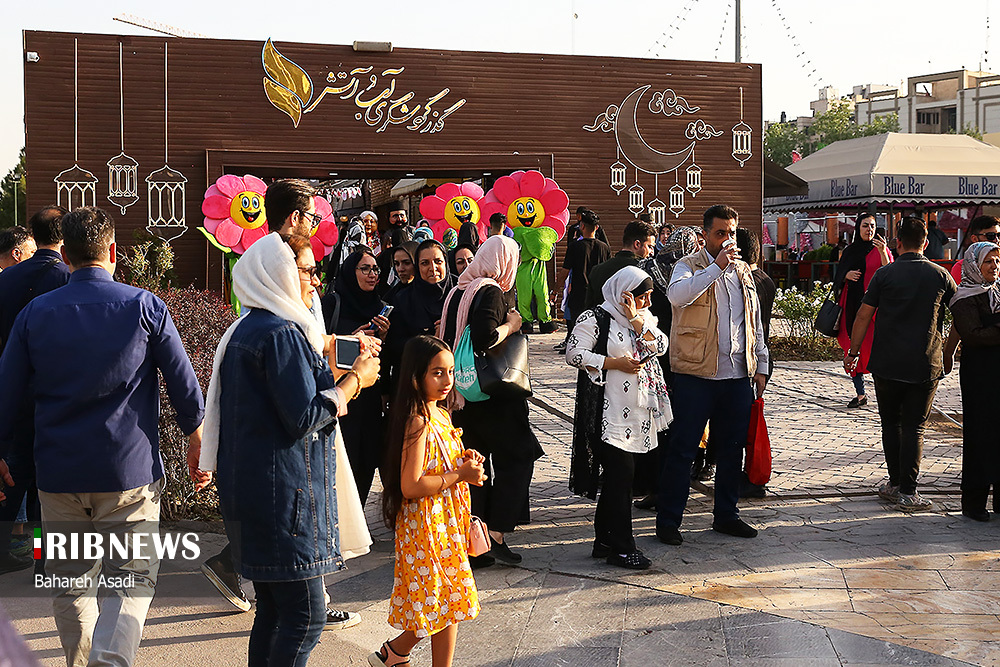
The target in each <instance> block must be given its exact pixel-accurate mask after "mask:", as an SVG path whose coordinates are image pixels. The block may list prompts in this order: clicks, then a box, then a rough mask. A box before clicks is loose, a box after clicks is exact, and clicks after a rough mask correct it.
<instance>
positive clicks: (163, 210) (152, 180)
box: [146, 42, 188, 243]
mask: <svg viewBox="0 0 1000 667" xmlns="http://www.w3.org/2000/svg"><path fill="white" fill-rule="evenodd" d="M167 99H168V98H167V44H166V42H164V44H163V166H162V167H160V168H159V169H157V170H156V171H154V172H153V173H151V174H150V175H149V176H147V177H146V185H147V194H148V196H149V217H148V220H147V222H146V229H147V230H148V231H149V233H150V234H155V235H156V236H159V237H160V238H162V239H163V240H164V241H167V242H168V243H169V242H170V241H172V240H174V239H175V238H177V237H179V236H181V235H182V234H184V232H186V231H187V230H188V227H187V221H186V219H185V209H186V207H187V192H186V187H187V186H186V183H187V179H186V178H185V177H184V174H182V173H180V172H179V171H176V170H174V169H171V168H170V166H169V165H168V164H167V160H168V158H167V145H168V144H167V136H168V132H167V128H168V125H167Z"/></svg>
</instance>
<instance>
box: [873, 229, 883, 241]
mask: <svg viewBox="0 0 1000 667" xmlns="http://www.w3.org/2000/svg"><path fill="white" fill-rule="evenodd" d="M875 236H876V237H877V238H880V239H882V240H883V241H885V230H884V229H882V228H881V227H878V228H876V229H875Z"/></svg>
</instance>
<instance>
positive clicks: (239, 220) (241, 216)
mask: <svg viewBox="0 0 1000 667" xmlns="http://www.w3.org/2000/svg"><path fill="white" fill-rule="evenodd" d="M265 190H267V186H266V185H265V184H264V181H262V180H260V179H259V178H257V177H256V176H251V175H249V174H247V175H246V176H244V177H243V178H240V177H239V176H233V175H232V174H226V175H225V176H221V177H219V180H217V181H216V182H215V183H214V184H213V185H212V186H211V187H210V188H208V190H207V191H206V192H205V201H203V202H202V204H201V212H202V213H204V214H205V223H204V224H205V227H204V229H205V232H206V234H207V235H209V236H211V237H212V239H213V240H214V241H215V243H216V245H218V246H219V247H221V248H224V249H225V248H228V249H229V250H231V251H233V252H235V253H236V254H237V255H242V254H243V253H244V252H246V249H247V248H249V247H250V246H251V245H253V244H254V243H255V242H256V241H258V240H260V239H262V238H264V236H265V235H267V216H266V215H265V213H264V192H265Z"/></svg>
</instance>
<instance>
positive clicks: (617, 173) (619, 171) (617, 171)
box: [611, 151, 628, 195]
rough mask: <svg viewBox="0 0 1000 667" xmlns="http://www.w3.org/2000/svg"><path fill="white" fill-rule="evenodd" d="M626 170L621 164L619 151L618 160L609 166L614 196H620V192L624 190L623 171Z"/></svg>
mask: <svg viewBox="0 0 1000 667" xmlns="http://www.w3.org/2000/svg"><path fill="white" fill-rule="evenodd" d="M627 168H628V167H626V166H625V165H624V164H622V156H621V151H619V152H618V159H617V160H616V161H615V163H614V164H613V165H611V189H612V190H614V191H615V194H616V195H621V193H622V190H624V189H625V170H626V169H627Z"/></svg>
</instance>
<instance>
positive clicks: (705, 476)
mask: <svg viewBox="0 0 1000 667" xmlns="http://www.w3.org/2000/svg"><path fill="white" fill-rule="evenodd" d="M696 479H697V480H698V481H699V482H711V481H712V480H713V479H715V464H714V463H706V464H705V467H704V468H702V469H701V472H699V473H698V476H697V477H696Z"/></svg>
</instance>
